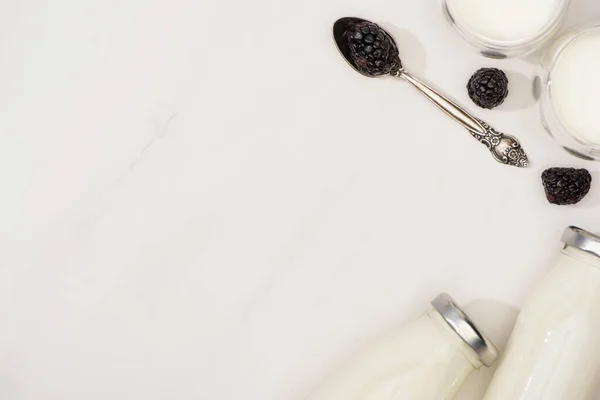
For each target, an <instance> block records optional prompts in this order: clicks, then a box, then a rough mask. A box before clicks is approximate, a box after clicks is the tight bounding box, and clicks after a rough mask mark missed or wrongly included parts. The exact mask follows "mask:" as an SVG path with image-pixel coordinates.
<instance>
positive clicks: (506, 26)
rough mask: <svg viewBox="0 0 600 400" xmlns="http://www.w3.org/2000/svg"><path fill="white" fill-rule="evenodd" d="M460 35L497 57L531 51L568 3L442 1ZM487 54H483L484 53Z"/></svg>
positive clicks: (557, 0)
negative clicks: (494, 52) (494, 53)
mask: <svg viewBox="0 0 600 400" xmlns="http://www.w3.org/2000/svg"><path fill="white" fill-rule="evenodd" d="M443 1H444V2H445V8H446V11H447V14H448V16H449V17H450V19H451V21H452V23H453V24H454V26H455V28H457V30H458V31H459V33H461V34H462V36H463V37H464V38H465V39H467V40H468V41H470V42H471V43H472V44H475V45H477V46H478V47H480V48H481V49H482V50H489V51H490V52H492V51H497V52H498V54H497V56H498V57H510V56H516V55H522V54H524V53H527V52H530V51H533V50H535V49H536V48H537V46H538V45H539V44H540V43H541V42H543V41H544V40H545V39H547V38H549V37H550V35H551V34H553V33H554V32H555V31H556V29H557V28H558V26H559V24H560V22H561V21H562V17H563V15H564V11H565V10H566V8H567V6H568V3H569V0H443ZM483 53H484V54H487V53H486V52H483Z"/></svg>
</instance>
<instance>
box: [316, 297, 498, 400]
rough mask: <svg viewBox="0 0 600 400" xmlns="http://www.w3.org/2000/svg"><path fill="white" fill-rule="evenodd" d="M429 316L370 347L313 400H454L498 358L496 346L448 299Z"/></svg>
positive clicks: (437, 300)
mask: <svg viewBox="0 0 600 400" xmlns="http://www.w3.org/2000/svg"><path fill="white" fill-rule="evenodd" d="M431 304H432V306H433V308H431V309H430V310H429V311H428V312H427V314H426V315H424V316H423V317H421V318H419V319H417V320H415V321H413V322H411V323H409V324H407V325H405V326H403V327H402V328H401V329H399V330H398V331H396V332H393V333H392V334H391V335H390V336H389V337H387V338H386V339H384V340H381V341H379V342H378V343H377V344H376V345H375V346H372V347H370V348H367V349H366V350H365V351H364V352H362V353H360V354H358V355H357V356H356V357H354V358H353V359H352V360H351V361H349V362H347V363H345V364H344V366H343V367H342V368H341V369H340V371H338V372H337V373H335V374H334V375H332V376H331V377H329V378H328V379H327V380H326V381H325V383H324V384H323V385H321V386H320V387H319V389H318V390H317V391H316V392H315V393H314V394H313V395H312V396H310V397H309V399H310V400H366V399H368V400H392V399H398V400H450V399H452V398H454V396H455V395H456V394H457V392H458V391H459V390H460V388H461V386H462V385H463V383H464V382H465V380H466V379H467V377H468V376H469V374H470V373H471V372H473V371H474V370H475V369H479V368H480V367H481V366H482V365H485V366H490V365H492V364H493V363H494V361H495V360H496V358H497V357H498V351H497V350H496V348H495V347H494V345H493V344H492V343H491V342H490V341H489V340H488V339H487V337H486V336H485V335H484V334H483V333H481V331H480V330H479V329H478V328H477V326H475V324H474V323H473V321H471V319H470V318H469V317H468V316H467V315H466V314H465V313H464V312H463V311H462V309H461V308H460V307H459V306H458V305H456V303H455V302H454V300H452V298H451V297H450V296H448V295H447V294H440V295H439V296H437V297H436V298H435V299H434V300H433V301H432V303H431Z"/></svg>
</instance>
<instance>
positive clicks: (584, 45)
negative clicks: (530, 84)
mask: <svg viewBox="0 0 600 400" xmlns="http://www.w3.org/2000/svg"><path fill="white" fill-rule="evenodd" d="M598 71H600V29H598V28H597V29H592V30H589V31H586V32H584V33H582V34H581V35H579V36H577V37H575V38H574V39H573V40H572V41H571V42H570V43H569V44H568V45H567V46H566V47H565V48H564V50H563V51H562V52H561V53H560V55H559V56H558V58H557V59H556V61H555V63H554V66H553V67H552V69H551V71H550V78H549V79H550V81H549V85H550V86H549V90H550V101H551V103H552V106H553V108H554V110H555V112H556V114H557V116H558V119H559V120H560V121H561V123H562V124H563V126H564V127H565V128H566V130H567V131H568V133H569V134H571V135H572V136H573V137H574V139H575V140H577V141H579V142H581V143H583V144H584V145H588V146H591V147H597V148H599V147H600V116H599V115H600V114H599V110H600V100H599V99H598V93H600V77H599V76H598Z"/></svg>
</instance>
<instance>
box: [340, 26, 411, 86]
mask: <svg viewBox="0 0 600 400" xmlns="http://www.w3.org/2000/svg"><path fill="white" fill-rule="evenodd" d="M346 36H347V37H348V45H349V47H350V55H351V57H352V60H354V63H355V65H356V68H358V69H359V70H360V71H361V72H363V73H364V74H366V75H370V76H381V75H388V74H389V73H390V72H391V71H393V70H394V69H399V68H400V67H401V63H400V57H399V52H398V48H397V47H396V44H395V43H394V41H393V40H392V39H391V38H390V36H389V35H388V34H387V33H386V32H385V31H384V30H382V29H380V28H379V26H378V25H377V24H374V23H372V22H368V21H364V22H360V23H357V24H354V25H353V26H351V27H350V29H348V32H347V33H346Z"/></svg>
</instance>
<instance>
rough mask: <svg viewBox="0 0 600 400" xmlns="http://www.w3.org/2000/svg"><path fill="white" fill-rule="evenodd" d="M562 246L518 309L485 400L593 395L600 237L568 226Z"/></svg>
mask: <svg viewBox="0 0 600 400" xmlns="http://www.w3.org/2000/svg"><path fill="white" fill-rule="evenodd" d="M563 241H564V242H565V244H566V245H567V246H566V247H565V249H564V250H563V252H562V253H561V255H560V256H559V259H558V261H557V263H556V265H555V266H554V268H553V269H552V270H551V271H550V272H549V273H548V274H547V275H546V276H545V277H544V278H543V280H542V281H541V282H540V284H539V285H538V287H537V288H536V289H535V290H534V291H533V292H532V293H531V295H530V296H529V297H528V299H527V300H526V302H525V305H524V306H523V309H522V310H521V313H520V315H519V317H518V319H517V323H516V326H515V328H514V331H513V333H512V335H511V338H510V340H509V343H508V346H507V348H506V350H505V352H504V355H503V357H502V360H501V362H500V366H499V367H498V370H497V371H496V374H495V376H494V379H493V380H492V383H491V384H490V386H489V388H488V391H487V393H486V395H485V397H484V400H507V399H519V400H540V399H544V400H565V399H568V400H587V399H590V398H592V395H593V394H594V393H596V390H597V387H598V384H599V383H600V382H599V379H598V378H599V377H600V352H599V351H598V349H599V348H600V257H599V255H600V237H597V236H594V235H591V234H589V233H587V232H585V231H583V230H580V229H579V228H574V227H571V228H568V229H567V230H566V231H565V234H564V236H563ZM594 252H597V253H598V254H594Z"/></svg>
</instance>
